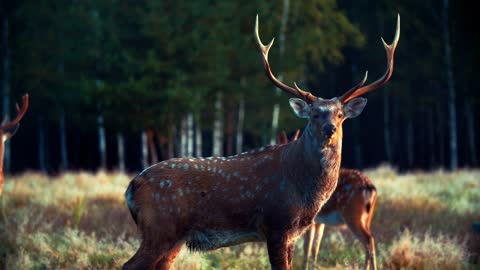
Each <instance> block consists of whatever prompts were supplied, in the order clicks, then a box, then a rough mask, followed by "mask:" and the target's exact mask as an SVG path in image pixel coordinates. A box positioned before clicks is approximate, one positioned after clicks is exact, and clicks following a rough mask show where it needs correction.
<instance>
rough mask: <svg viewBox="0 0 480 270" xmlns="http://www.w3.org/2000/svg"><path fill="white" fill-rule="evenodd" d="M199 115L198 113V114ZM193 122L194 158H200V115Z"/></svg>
mask: <svg viewBox="0 0 480 270" xmlns="http://www.w3.org/2000/svg"><path fill="white" fill-rule="evenodd" d="M198 114H200V113H198ZM196 118H197V119H196V121H195V156H197V157H201V156H202V126H201V123H200V115H198V116H197V117H196Z"/></svg>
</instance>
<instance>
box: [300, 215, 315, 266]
mask: <svg viewBox="0 0 480 270" xmlns="http://www.w3.org/2000/svg"><path fill="white" fill-rule="evenodd" d="M314 237H315V223H312V225H310V228H309V229H308V231H307V232H306V233H305V234H304V235H303V267H302V269H303V270H308V263H309V260H310V258H311V256H312V243H313V238H314Z"/></svg>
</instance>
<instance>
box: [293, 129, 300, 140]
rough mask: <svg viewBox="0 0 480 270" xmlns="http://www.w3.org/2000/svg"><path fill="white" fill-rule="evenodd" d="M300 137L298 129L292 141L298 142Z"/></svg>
mask: <svg viewBox="0 0 480 270" xmlns="http://www.w3.org/2000/svg"><path fill="white" fill-rule="evenodd" d="M299 137H300V129H297V131H295V134H294V135H293V137H292V141H296V140H298V138H299Z"/></svg>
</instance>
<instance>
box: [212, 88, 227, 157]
mask: <svg viewBox="0 0 480 270" xmlns="http://www.w3.org/2000/svg"><path fill="white" fill-rule="evenodd" d="M223 133H224V132H223V93H222V92H217V98H216V100H215V120H214V122H213V149H212V156H223V137H224V134H223Z"/></svg>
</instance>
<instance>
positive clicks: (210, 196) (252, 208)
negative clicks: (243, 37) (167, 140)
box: [123, 17, 399, 270]
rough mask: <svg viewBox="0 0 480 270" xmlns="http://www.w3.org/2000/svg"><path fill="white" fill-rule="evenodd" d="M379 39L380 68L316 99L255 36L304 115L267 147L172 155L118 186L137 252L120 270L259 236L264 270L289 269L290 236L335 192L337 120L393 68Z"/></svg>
mask: <svg viewBox="0 0 480 270" xmlns="http://www.w3.org/2000/svg"><path fill="white" fill-rule="evenodd" d="M398 27H399V24H398V23H397V34H396V35H395V39H394V42H393V43H392V45H387V44H385V49H386V52H387V57H388V61H387V71H386V73H385V74H384V76H382V77H381V78H380V79H379V80H377V81H375V82H373V83H372V84H369V85H367V86H364V87H362V86H363V84H364V83H365V80H366V76H365V78H364V80H363V81H362V82H361V83H359V84H358V85H356V86H355V87H354V88H352V89H350V90H348V91H347V92H346V93H345V94H343V95H342V96H340V97H339V98H336V97H335V98H332V99H322V98H319V97H316V96H314V95H312V94H311V93H309V92H307V91H304V90H301V89H300V88H299V87H298V86H297V85H296V84H295V88H293V87H290V86H287V85H285V84H283V83H282V82H281V81H279V80H278V79H277V78H276V77H275V76H274V75H273V73H272V71H271V68H270V64H269V62H268V52H269V50H270V48H271V46H272V44H273V41H272V42H270V43H269V44H268V45H263V44H262V42H261V41H260V37H259V34H258V17H257V21H256V24H255V37H256V42H257V45H258V48H259V50H260V52H261V54H262V62H263V66H264V70H265V73H266V75H267V77H268V78H269V79H270V80H271V81H272V82H273V83H274V84H275V85H276V86H277V87H278V88H280V89H282V90H284V91H286V92H288V93H290V94H292V95H294V96H296V97H297V98H292V99H290V106H291V107H292V109H293V111H294V113H295V114H296V115H297V116H298V117H300V118H306V119H308V123H307V126H306V127H305V129H304V130H305V131H304V133H303V135H302V137H301V138H300V139H298V140H297V141H295V142H292V143H289V144H286V145H280V146H267V147H264V148H260V149H258V150H255V151H254V152H251V153H250V152H249V153H244V154H241V155H239V156H233V157H225V158H222V157H211V158H206V159H201V158H200V159H193V158H192V159H190V158H184V159H172V160H168V161H165V162H161V163H158V164H156V165H154V166H152V167H150V168H148V169H146V170H145V171H143V172H142V173H140V174H139V175H138V176H137V177H136V178H135V179H133V180H132V181H131V182H130V185H129V186H128V188H127V191H126V193H125V197H126V201H127V204H128V207H129V209H130V212H131V214H132V217H133V218H134V220H135V222H136V224H137V227H138V229H139V231H140V233H141V236H142V242H141V245H140V248H139V249H138V251H137V253H136V254H135V255H134V256H133V257H132V258H131V259H130V260H129V261H128V262H126V263H125V264H124V266H123V269H170V266H171V265H172V263H173V260H174V259H175V257H176V256H177V254H178V253H179V252H180V250H181V248H182V246H183V244H184V243H186V244H187V246H188V247H189V248H190V249H192V250H202V251H204V250H213V249H216V248H219V247H225V246H230V245H234V244H239V243H244V242H249V241H265V242H266V243H267V249H268V256H269V259H270V264H271V267H272V269H279V270H291V269H292V260H293V249H294V244H295V240H296V239H297V238H298V237H299V236H300V235H301V234H302V233H303V232H304V231H305V230H306V229H307V228H308V226H310V224H311V222H312V220H313V218H314V217H315V215H316V214H317V213H318V211H319V210H320V208H321V206H322V205H323V204H324V203H325V201H326V200H327V199H328V198H329V197H330V195H331V194H332V192H333V190H334V189H335V186H336V183H337V179H338V176H339V169H340V157H341V148H342V135H343V133H342V124H343V121H344V120H345V119H347V118H353V117H356V116H358V115H359V114H360V113H361V112H362V110H363V108H364V107H365V105H366V103H367V101H366V99H364V98H361V97H359V96H360V95H362V94H364V93H366V92H369V91H372V90H373V89H376V88H378V87H380V86H381V85H383V84H385V83H386V82H387V81H388V80H389V78H390V76H391V74H392V71H393V52H394V50H395V47H396V44H397V42H398V38H399V34H398V33H399V28H398Z"/></svg>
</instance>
